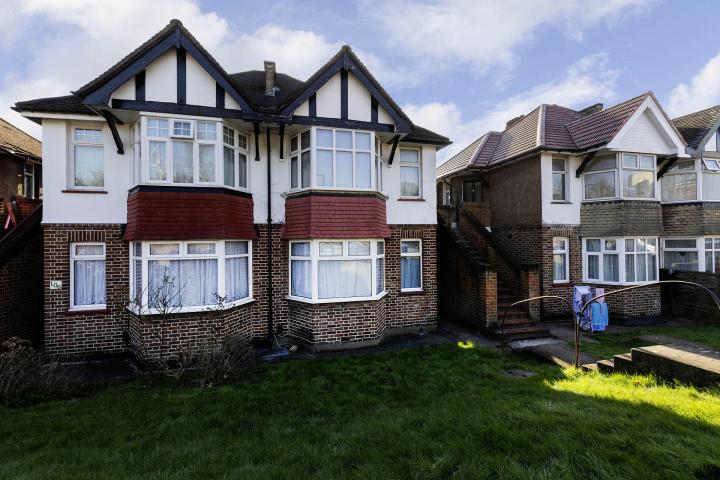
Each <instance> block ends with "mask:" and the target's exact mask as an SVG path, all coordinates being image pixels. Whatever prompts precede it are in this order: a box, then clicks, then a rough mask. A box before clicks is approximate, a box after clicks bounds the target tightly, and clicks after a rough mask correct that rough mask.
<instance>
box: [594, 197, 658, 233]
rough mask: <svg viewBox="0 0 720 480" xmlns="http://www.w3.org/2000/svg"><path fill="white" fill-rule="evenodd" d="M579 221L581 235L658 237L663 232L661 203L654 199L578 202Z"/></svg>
mask: <svg viewBox="0 0 720 480" xmlns="http://www.w3.org/2000/svg"><path fill="white" fill-rule="evenodd" d="M580 224H581V228H580V234H581V235H582V236H583V237H608V236H622V235H644V236H650V237H659V236H661V235H663V213H662V206H661V205H660V202H657V201H635V200H612V201H608V202H586V203H583V204H582V205H581V206H580Z"/></svg>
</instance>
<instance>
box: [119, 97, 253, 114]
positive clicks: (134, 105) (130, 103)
mask: <svg viewBox="0 0 720 480" xmlns="http://www.w3.org/2000/svg"><path fill="white" fill-rule="evenodd" d="M112 108H117V109H120V110H137V111H142V112H158V113H170V114H176V115H197V116H200V117H223V118H237V119H243V118H245V116H244V115H243V112H241V111H240V110H232V109H227V108H215V107H206V106H204V105H180V104H177V103H171V102H151V101H150V102H137V101H135V100H122V99H118V98H114V99H113V101H112Z"/></svg>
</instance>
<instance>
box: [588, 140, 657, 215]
mask: <svg viewBox="0 0 720 480" xmlns="http://www.w3.org/2000/svg"><path fill="white" fill-rule="evenodd" d="M612 154H614V157H615V167H614V168H612V169H602V170H590V171H589V170H587V169H586V170H585V171H584V172H583V174H582V189H583V196H582V198H583V202H588V203H589V202H603V201H607V200H641V201H653V200H657V199H658V178H657V155H655V154H653V153H645V152H629V151H616V152H612ZM625 155H633V156H635V157H636V162H635V165H636V168H631V167H625V163H624V156H625ZM611 156H613V155H607V157H606V158H610V157H611ZM601 157H605V155H602V156H601ZM640 157H652V159H653V168H652V169H650V168H641V161H640ZM593 161H594V160H593ZM626 171H628V172H650V171H652V175H653V195H652V196H651V197H630V196H626V195H625V183H624V179H625V178H624V172H626ZM610 172H612V173H613V175H614V177H615V195H614V196H611V197H597V198H588V196H587V177H588V176H590V175H593V174H600V173H610Z"/></svg>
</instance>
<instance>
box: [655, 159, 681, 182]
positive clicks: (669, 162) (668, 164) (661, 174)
mask: <svg viewBox="0 0 720 480" xmlns="http://www.w3.org/2000/svg"><path fill="white" fill-rule="evenodd" d="M677 161H678V157H677V155H673V156H671V157H668V158H667V160H666V161H665V163H663V165H662V167H660V170H658V172H657V179H658V180H660V179H661V178H662V177H664V176H665V174H666V173H667V172H668V170H670V169H671V168H672V167H673V165H675V164H676V163H677Z"/></svg>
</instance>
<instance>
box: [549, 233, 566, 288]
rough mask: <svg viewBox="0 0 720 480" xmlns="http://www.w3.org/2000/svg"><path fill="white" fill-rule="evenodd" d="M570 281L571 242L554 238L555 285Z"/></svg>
mask: <svg viewBox="0 0 720 480" xmlns="http://www.w3.org/2000/svg"><path fill="white" fill-rule="evenodd" d="M569 281H570V240H569V239H568V238H564V237H563V238H561V237H555V238H553V283H567V282H569Z"/></svg>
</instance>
